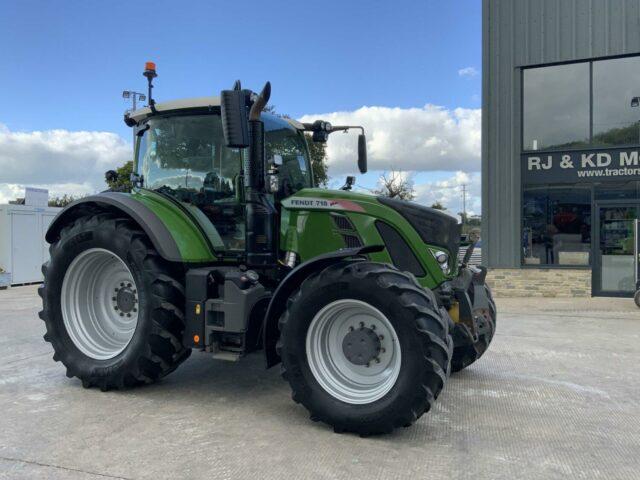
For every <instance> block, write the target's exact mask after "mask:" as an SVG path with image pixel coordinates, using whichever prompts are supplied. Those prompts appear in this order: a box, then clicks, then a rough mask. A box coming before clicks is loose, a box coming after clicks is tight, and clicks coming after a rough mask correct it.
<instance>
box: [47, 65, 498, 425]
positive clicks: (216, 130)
mask: <svg viewBox="0 0 640 480" xmlns="http://www.w3.org/2000/svg"><path fill="white" fill-rule="evenodd" d="M144 75H145V76H146V77H147V81H148V88H149V95H148V106H146V107H144V108H140V109H137V110H135V111H130V112H128V113H126V114H125V122H126V124H127V125H128V126H130V127H132V128H133V131H134V133H135V135H134V138H135V139H136V141H135V146H134V150H135V151H134V168H133V172H134V173H133V174H132V175H131V183H132V184H133V187H132V188H131V189H130V191H118V189H112V190H109V191H105V192H103V193H100V194H97V195H93V196H89V197H86V198H82V199H81V200H78V201H76V202H74V203H72V204H70V205H69V206H67V207H66V208H65V209H64V210H62V211H61V212H60V213H59V214H58V216H57V217H56V218H55V220H54V221H53V222H52V224H51V226H50V228H49V230H48V231H47V233H46V239H47V241H48V242H49V243H50V244H51V246H50V253H51V258H50V260H49V261H48V262H47V263H46V264H45V265H44V266H43V273H44V284H43V285H42V286H41V288H40V291H39V293H40V295H41V296H42V299H43V310H42V311H41V312H40V317H41V318H42V319H43V320H44V322H45V324H46V330H47V331H46V334H45V335H44V339H45V340H46V341H48V342H50V343H51V344H52V346H53V349H54V356H53V359H54V360H56V361H60V362H62V363H63V364H64V365H65V367H66V369H67V372H66V373H67V376H68V377H77V378H79V379H80V380H81V381H82V385H83V386H84V387H93V386H95V387H99V388H100V389H101V390H103V391H106V390H109V389H122V388H129V387H134V386H136V385H141V384H147V383H152V382H155V381H157V380H159V379H160V378H162V377H164V376H165V375H167V374H168V373H170V372H172V371H173V370H175V369H176V368H177V367H178V366H179V365H180V364H181V363H182V362H184V361H185V360H186V359H187V358H188V357H189V355H190V353H191V351H192V350H194V349H195V350H200V351H204V352H208V353H209V354H210V355H211V356H212V357H213V358H214V359H220V360H226V361H237V360H239V359H241V358H242V357H244V356H246V355H247V354H249V353H251V352H254V351H258V350H262V351H263V353H264V357H265V360H266V366H267V368H268V367H273V366H274V365H277V364H281V372H282V376H283V377H284V379H285V380H286V381H287V382H289V385H290V386H291V390H292V398H293V400H294V401H295V402H297V403H301V404H302V405H303V406H304V407H306V408H307V410H308V411H309V412H310V416H311V419H312V420H314V421H322V422H325V423H327V424H329V425H331V426H333V428H334V430H335V431H336V432H346V431H348V432H355V433H359V434H361V435H371V434H377V433H385V432H390V431H391V430H393V429H394V428H396V427H401V426H409V425H411V424H412V423H413V422H415V421H416V419H418V418H419V417H420V416H421V415H422V414H423V413H424V412H426V411H428V410H429V409H430V408H431V406H432V405H433V403H434V401H435V400H436V399H437V397H438V395H439V394H440V392H441V391H442V388H443V387H444V384H445V382H446V380H447V378H448V376H449V374H450V372H451V371H454V372H455V371H458V370H461V369H463V368H465V367H466V366H468V365H470V364H471V363H473V362H474V361H476V360H477V359H478V358H480V356H481V355H482V354H483V353H484V352H485V351H486V350H487V347H488V346H489V343H490V342H491V339H492V337H493V334H494V330H495V322H496V309H495V304H494V302H493V300H492V298H491V293H490V290H489V288H488V287H487V285H486V283H485V276H486V270H485V269H484V268H481V267H474V266H470V265H467V264H466V263H467V261H468V259H469V257H470V255H471V253H472V252H473V245H471V246H470V247H469V249H468V250H467V254H466V256H465V259H463V260H462V261H460V262H459V261H458V260H457V259H458V249H459V242H460V225H459V223H458V220H457V219H456V218H453V217H452V216H449V215H447V214H445V213H443V212H440V211H437V210H434V209H431V208H427V207H424V206H421V205H417V204H415V203H412V202H406V201H400V200H396V199H390V198H387V197H383V196H378V197H376V196H373V195H369V194H359V193H355V192H352V191H351V188H352V186H353V184H354V180H355V179H354V177H348V178H347V182H346V184H345V186H344V187H342V189H341V190H327V189H323V188H316V187H315V185H314V178H313V174H312V165H311V160H310V154H309V149H308V144H307V138H309V140H310V141H313V142H326V141H327V139H328V138H329V136H330V135H331V134H332V133H334V132H347V131H349V130H353V129H356V130H357V131H359V132H360V133H359V137H358V148H357V151H358V159H357V161H358V167H359V170H360V172H362V173H365V172H366V171H367V154H366V139H365V136H364V129H363V128H362V127H360V126H350V125H331V124H330V123H328V122H326V121H322V120H317V121H315V122H313V123H300V122H298V121H295V120H292V119H289V118H280V117H278V116H276V115H271V114H268V113H266V112H264V109H265V106H266V105H267V102H268V100H269V96H270V92H271V86H270V84H269V83H267V84H266V85H265V87H264V89H263V90H262V91H261V93H259V94H257V93H254V92H252V91H250V90H247V89H243V88H242V87H241V85H240V82H239V81H238V82H236V83H235V85H234V87H233V88H232V89H231V90H223V91H222V92H221V94H220V96H219V97H202V98H195V99H188V100H177V101H170V102H166V103H156V102H155V100H153V98H152V95H151V93H152V87H153V85H152V79H153V78H154V77H156V76H157V75H156V71H155V65H154V64H153V63H151V62H149V63H148V64H147V65H146V70H145V72H144ZM354 160H355V159H354ZM107 175H109V177H110V179H111V180H114V179H115V177H116V175H117V174H116V173H115V172H113V171H110V172H107ZM211 381H215V379H211Z"/></svg>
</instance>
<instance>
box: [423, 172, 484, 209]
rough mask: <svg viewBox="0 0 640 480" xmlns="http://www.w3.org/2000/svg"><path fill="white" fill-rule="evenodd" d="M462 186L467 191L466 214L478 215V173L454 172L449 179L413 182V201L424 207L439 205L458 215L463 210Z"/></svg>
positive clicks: (479, 183) (479, 196) (479, 190)
mask: <svg viewBox="0 0 640 480" xmlns="http://www.w3.org/2000/svg"><path fill="white" fill-rule="evenodd" d="M463 185H466V190H467V202H466V203H467V205H466V208H467V213H468V214H469V215H480V213H481V182H480V173H479V172H473V173H465V172H460V171H459V172H455V173H454V174H453V175H452V176H451V177H450V178H447V179H445V180H439V181H433V182H429V181H426V182H421V183H418V182H415V183H414V188H415V192H416V198H415V201H416V202H418V203H421V204H424V205H428V206H430V205H433V204H434V203H435V202H439V203H441V204H442V205H443V206H444V207H446V209H447V210H448V211H449V213H453V214H458V213H459V212H462V208H463V199H462V196H463V193H462V192H463V187H462V186H463Z"/></svg>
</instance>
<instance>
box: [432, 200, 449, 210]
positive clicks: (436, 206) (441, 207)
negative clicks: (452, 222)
mask: <svg viewBox="0 0 640 480" xmlns="http://www.w3.org/2000/svg"><path fill="white" fill-rule="evenodd" d="M431 208H435V209H436V210H446V207H445V206H444V205H442V204H441V203H440V202H435V203H432V204H431Z"/></svg>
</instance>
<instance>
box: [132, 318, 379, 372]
mask: <svg viewBox="0 0 640 480" xmlns="http://www.w3.org/2000/svg"><path fill="white" fill-rule="evenodd" d="M127 318H131V314H130V313H127ZM378 363H380V360H378Z"/></svg>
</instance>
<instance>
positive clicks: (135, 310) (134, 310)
mask: <svg viewBox="0 0 640 480" xmlns="http://www.w3.org/2000/svg"><path fill="white" fill-rule="evenodd" d="M137 311H138V309H137V308H134V309H133V312H134V313H135V312H137ZM383 350H384V349H383Z"/></svg>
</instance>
